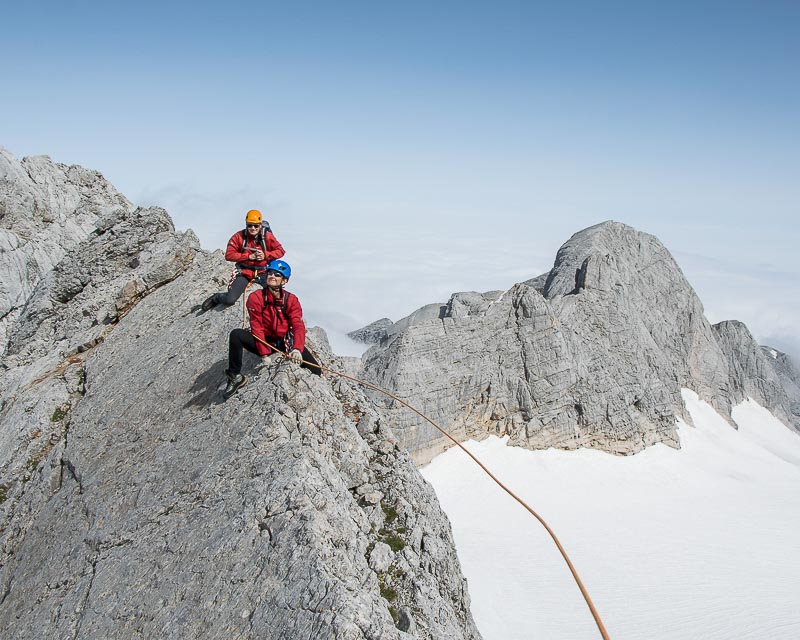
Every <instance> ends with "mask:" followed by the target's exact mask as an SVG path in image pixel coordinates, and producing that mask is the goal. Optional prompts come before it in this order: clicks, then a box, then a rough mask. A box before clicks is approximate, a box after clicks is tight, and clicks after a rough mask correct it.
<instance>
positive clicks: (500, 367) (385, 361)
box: [364, 222, 791, 462]
mask: <svg viewBox="0 0 800 640" xmlns="http://www.w3.org/2000/svg"><path fill="white" fill-rule="evenodd" d="M437 308H438V309H440V312H439V313H438V314H437V313H436V312H435V311H436V309H437ZM737 340H740V341H741V342H740V343H737V342H736V341H737ZM732 343H733V344H736V345H738V346H736V347H734V346H733V344H728V345H727V346H726V345H725V344H721V343H720V335H719V332H718V331H716V332H715V331H714V330H713V329H712V327H711V325H710V324H709V323H708V321H707V320H706V318H705V315H704V313H703V307H702V304H701V303H700V300H699V299H698V298H697V296H696V294H695V293H694V291H693V290H692V288H691V286H690V285H689V283H688V282H687V281H686V279H685V278H684V276H683V274H682V273H681V270H680V268H679V267H678V265H677V264H676V263H675V261H674V259H673V258H672V256H671V255H670V254H669V252H668V251H667V250H666V249H665V248H664V246H663V245H662V244H661V243H660V242H659V241H658V240H657V239H656V238H654V237H653V236H650V235H647V234H644V233H641V232H638V231H636V230H635V229H632V228H631V227H628V226H626V225H623V224H619V223H615V222H607V223H603V224H600V225H596V226H594V227H590V228H589V229H585V230H584V231H581V232H579V233H577V234H575V235H574V236H573V237H572V238H570V240H569V241H568V242H567V243H565V244H564V246H562V247H561V249H560V250H559V252H558V255H557V256H556V260H555V264H554V267H553V269H552V270H551V271H550V272H549V274H548V275H547V278H546V279H545V278H544V277H543V276H539V277H537V278H534V279H532V280H530V281H527V282H526V283H521V284H517V285H515V286H514V287H512V288H511V289H510V290H509V291H507V292H489V293H484V294H480V293H475V292H467V293H456V294H454V295H453V296H452V297H451V299H450V301H449V302H448V303H447V305H445V306H440V305H428V306H427V307H423V309H421V310H420V311H418V312H415V313H414V314H412V315H411V316H409V318H406V319H404V320H401V321H399V322H397V323H395V325H393V327H392V328H390V329H389V331H388V337H387V340H385V341H384V342H383V343H381V344H380V345H378V346H373V347H372V348H371V349H370V350H369V351H368V352H367V353H366V354H365V356H364V374H365V376H366V377H367V378H368V379H369V380H371V381H373V382H375V383H376V384H378V385H380V386H382V387H384V388H387V389H389V390H390V391H392V392H393V393H395V394H397V395H398V396H399V397H401V398H403V399H404V400H406V401H408V402H410V403H411V404H412V405H413V406H415V407H416V408H417V409H419V410H420V411H422V412H423V413H425V414H426V415H428V416H429V417H431V418H432V419H433V420H434V421H435V422H436V423H437V424H439V426H440V427H442V428H444V429H445V430H447V431H448V432H449V433H450V434H451V435H453V436H454V437H455V438H456V439H457V440H464V439H466V438H482V437H485V436H486V435H487V434H489V433H496V434H498V435H502V434H509V435H510V436H511V440H510V442H511V443H512V444H516V445H520V446H526V447H531V448H545V447H550V446H555V447H562V448H575V447H597V448H601V449H604V450H606V451H610V452H613V453H618V454H629V453H635V452H637V451H640V450H642V449H643V448H644V447H646V446H648V445H651V444H654V443H657V442H662V443H665V444H668V445H670V446H674V447H677V446H679V442H678V437H677V432H676V427H675V424H676V422H675V419H676V417H683V418H684V419H686V420H688V419H689V416H688V415H687V413H686V412H685V409H684V407H683V403H682V400H681V396H680V389H681V387H689V388H691V389H693V390H695V391H696V392H697V393H699V394H700V396H701V397H703V398H704V399H706V400H707V401H709V402H710V403H711V404H712V405H713V406H714V407H715V408H717V410H718V411H720V413H722V415H724V416H726V417H728V419H729V420H730V409H731V405H732V403H733V402H737V401H739V400H740V399H741V390H742V389H743V388H744V386H743V385H744V384H745V383H744V380H747V379H749V376H751V375H752V376H758V375H760V372H761V369H762V368H763V366H761V365H763V363H761V364H760V365H759V367H760V368H758V369H756V368H754V367H753V366H749V365H748V366H745V367H744V369H743V371H742V372H739V371H737V370H736V367H735V365H734V363H735V362H739V361H740V360H742V358H744V357H745V353H747V354H750V352H751V351H752V349H751V347H752V344H751V343H752V338H751V337H750V336H749V334H747V336H744V335H739V336H737V337H733V338H732ZM748 357H749V356H748ZM753 358H755V355H753ZM779 386H780V385H776V384H775V383H774V381H772V382H768V383H766V386H765V385H764V384H754V385H751V387H752V388H755V389H759V390H760V395H758V397H759V398H763V401H764V402H765V404H766V406H768V407H769V408H776V407H783V409H778V413H779V415H780V416H781V417H783V418H784V419H790V418H791V416H790V415H789V413H787V412H786V411H785V409H786V407H788V406H789V403H788V402H787V400H786V395H785V392H783V395H781V393H782V391H781V390H780V389H779ZM748 388H750V387H748ZM375 400H376V402H382V403H383V406H384V407H385V411H386V412H387V413H388V415H389V416H390V419H391V420H392V422H393V423H394V424H395V428H394V431H395V433H396V434H397V436H398V437H399V438H400V441H401V443H402V444H403V446H405V447H407V448H408V449H409V450H410V451H412V452H413V454H414V457H415V459H416V460H417V461H418V462H426V461H427V460H429V459H430V458H431V457H433V456H434V455H436V454H437V453H439V452H440V451H442V450H443V449H444V448H446V447H447V446H449V444H450V443H449V441H448V440H446V439H445V438H444V437H443V436H441V435H440V434H439V433H438V432H437V431H436V430H435V429H434V428H433V427H431V426H430V425H429V424H428V423H427V422H425V421H424V420H422V419H421V418H418V417H417V416H415V415H414V414H411V413H409V412H407V411H406V410H405V409H404V408H403V407H401V406H400V405H398V404H397V403H394V404H393V403H391V402H387V401H384V400H382V399H381V398H379V397H378V396H375ZM790 423H791V422H790Z"/></svg>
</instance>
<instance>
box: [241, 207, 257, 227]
mask: <svg viewBox="0 0 800 640" xmlns="http://www.w3.org/2000/svg"><path fill="white" fill-rule="evenodd" d="M244 221H245V223H246V224H261V212H260V211H259V210H258V209H250V211H248V212H247V216H245V219H244Z"/></svg>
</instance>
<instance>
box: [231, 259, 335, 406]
mask: <svg viewBox="0 0 800 640" xmlns="http://www.w3.org/2000/svg"><path fill="white" fill-rule="evenodd" d="M291 275H292V268H291V267H290V266H289V265H288V264H287V263H285V262H284V261H283V260H273V261H272V262H270V263H269V264H268V265H267V270H266V274H265V278H264V279H265V283H264V287H263V288H262V289H259V290H258V291H254V292H253V293H252V294H251V295H250V297H249V298H248V299H247V313H248V315H249V316H250V331H247V330H246V329H234V330H233V331H231V335H230V340H229V348H228V368H227V369H226V370H225V375H226V376H227V377H228V385H227V387H226V388H225V397H230V396H232V395H233V394H234V393H236V391H237V390H238V389H239V388H240V387H241V386H243V385H244V384H245V383H246V382H247V377H246V376H244V375H242V373H241V371H242V350H243V349H247V350H248V351H249V352H250V353H255V354H257V355H259V356H261V361H262V363H263V364H272V363H273V362H275V361H277V360H278V359H280V358H281V357H282V356H281V354H280V353H279V351H277V350H280V351H283V352H285V353H288V354H289V357H290V358H292V360H291V362H292V363H294V364H295V365H300V366H301V367H305V368H306V369H309V370H310V371H311V372H312V373H315V374H316V375H321V374H322V369H320V367H319V363H318V362H317V360H316V359H315V358H314V356H313V355H312V353H311V352H310V351H309V350H308V348H307V347H306V325H305V323H304V322H303V309H302V307H301V306H300V301H299V300H298V299H297V296H296V295H294V294H293V293H289V292H288V291H285V290H284V288H283V285H285V284H286V283H287V282H288V281H289V277H290V276H291ZM265 343H267V344H265ZM272 347H275V349H273V348H272ZM276 349H277V350H276ZM300 360H303V362H302V364H301V363H300Z"/></svg>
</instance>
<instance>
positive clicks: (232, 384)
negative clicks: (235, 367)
mask: <svg viewBox="0 0 800 640" xmlns="http://www.w3.org/2000/svg"><path fill="white" fill-rule="evenodd" d="M225 375H226V376H228V384H227V385H226V386H225V391H224V392H223V394H222V395H224V396H225V397H226V398H230V397H231V396H232V395H233V394H234V393H236V392H237V391H238V390H239V389H240V388H241V387H243V386H244V385H246V384H247V376H243V375H242V374H237V375H235V376H232V375H230V374H229V373H228V371H227V370H226V371H225Z"/></svg>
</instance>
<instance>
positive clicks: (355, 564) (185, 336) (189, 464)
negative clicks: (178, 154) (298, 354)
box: [0, 151, 480, 639]
mask: <svg viewBox="0 0 800 640" xmlns="http://www.w3.org/2000/svg"><path fill="white" fill-rule="evenodd" d="M0 159H2V164H0V215H1V217H0V226H1V227H2V229H0V232H1V234H0V237H1V240H0V241H2V243H3V244H2V248H3V251H2V253H1V254H0V267H2V269H3V283H4V287H5V288H4V289H3V290H2V292H0V293H2V295H0V304H1V305H2V312H1V313H2V331H3V334H2V340H1V341H0V342H1V343H2V346H1V347H0V348H2V353H3V369H2V371H0V383H2V389H3V391H2V398H1V399H2V404H1V405H0V523H1V524H0V635H2V636H3V637H14V638H20V639H21V638H41V637H68V638H155V637H159V638H161V637H194V638H230V637H237V638H279V637H335V638H354V639H355V638H441V637H448V638H478V637H480V636H479V634H478V632H477V630H476V629H475V626H474V623H473V622H472V618H471V615H470V613H469V596H468V592H467V586H466V582H465V580H464V578H463V577H462V575H461V572H460V569H459V566H458V560H457V558H456V555H455V549H454V545H453V541H452V535H451V532H450V527H449V523H448V521H447V519H446V517H445V516H444V514H443V513H442V512H441V509H440V508H439V505H438V502H437V501H436V498H435V495H434V494H433V492H432V490H431V488H430V487H429V486H428V485H427V483H425V481H424V480H423V479H422V478H421V476H420V475H419V474H418V473H417V471H416V469H415V468H414V464H413V462H412V461H411V459H410V458H409V456H408V454H407V453H406V452H405V451H404V450H403V449H402V448H401V447H399V446H398V442H397V439H396V438H395V436H394V435H393V432H392V430H391V423H390V422H389V421H387V420H386V417H385V416H384V415H383V414H382V413H381V412H379V411H378V410H376V408H375V407H374V404H373V403H372V402H371V401H370V400H368V399H367V398H366V397H365V396H364V394H363V393H362V392H361V391H360V390H359V389H358V388H357V387H355V386H353V385H351V384H350V383H349V382H348V381H346V380H341V379H335V378H330V379H329V378H318V377H316V376H313V375H311V374H310V373H308V372H307V371H305V370H298V369H295V368H292V367H284V368H282V369H280V370H278V369H268V370H261V369H258V364H259V363H258V361H257V360H256V359H255V358H250V359H249V360H246V363H245V367H246V369H245V373H246V374H248V375H250V376H252V379H251V382H250V383H249V384H248V385H246V386H245V387H244V388H243V389H242V390H241V391H240V393H239V394H237V396H236V397H234V398H232V399H231V400H230V401H228V402H225V403H222V402H220V401H219V400H220V394H219V390H220V385H221V384H222V381H223V380H224V374H223V370H224V368H225V366H226V363H225V359H226V356H227V335H228V332H229V331H230V329H231V328H233V327H235V326H237V325H238V323H239V322H240V318H241V316H240V313H241V308H240V307H239V306H238V305H237V306H236V307H234V308H231V309H226V310H220V309H216V310H213V311H211V312H209V313H205V314H200V313H199V312H198V310H197V309H196V303H197V302H199V301H200V300H202V299H204V298H205V297H206V296H207V295H209V294H210V293H211V292H213V291H214V290H217V289H218V288H219V287H221V286H223V284H224V282H225V281H226V279H227V275H228V272H229V267H228V266H227V265H226V264H225V262H224V260H223V259H222V256H221V253H220V252H216V253H214V254H207V253H205V252H203V251H201V250H200V249H199V246H198V243H197V240H196V238H195V237H194V234H192V233H191V232H185V233H179V232H176V231H175V230H174V228H173V226H172V223H171V221H170V220H169V217H168V216H167V215H166V213H165V212H164V211H163V210H160V209H157V208H150V209H141V208H136V207H134V206H132V205H131V204H130V203H129V202H128V201H127V200H125V199H124V198H123V197H122V196H121V195H120V194H118V193H117V192H116V191H115V190H114V189H113V187H111V185H109V184H108V183H107V182H106V181H105V180H104V179H103V178H102V176H101V175H100V174H97V173H96V172H90V171H87V170H85V169H81V168H80V167H69V166H65V165H59V164H56V163H53V162H52V161H50V160H49V159H48V158H43V157H42V158H33V159H25V160H23V161H22V162H17V161H16V160H15V159H14V158H13V156H11V155H10V154H9V153H7V152H5V151H2V154H0ZM312 340H314V347H315V349H316V350H317V351H318V352H321V354H322V356H323V358H324V360H325V361H326V362H327V363H329V364H333V365H334V367H335V366H338V365H339V364H341V366H344V365H345V363H343V362H342V363H339V362H338V359H337V358H336V357H335V356H333V354H331V353H330V352H329V348H328V347H327V343H326V340H325V337H324V334H323V333H322V332H320V331H312Z"/></svg>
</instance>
